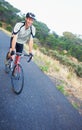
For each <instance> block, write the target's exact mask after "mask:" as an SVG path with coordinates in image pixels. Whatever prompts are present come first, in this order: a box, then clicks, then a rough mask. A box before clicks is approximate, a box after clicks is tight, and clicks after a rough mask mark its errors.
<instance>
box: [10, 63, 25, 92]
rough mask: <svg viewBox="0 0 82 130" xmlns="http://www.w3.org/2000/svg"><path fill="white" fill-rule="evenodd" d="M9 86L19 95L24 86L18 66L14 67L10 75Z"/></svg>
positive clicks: (21, 70) (20, 68)
mask: <svg viewBox="0 0 82 130" xmlns="http://www.w3.org/2000/svg"><path fill="white" fill-rule="evenodd" d="M11 84H12V89H13V91H14V92H15V93H16V94H20V93H21V92H22V90H23V86H24V73H23V69H22V66H21V65H20V64H17V65H15V66H14V69H13V71H12V75H11Z"/></svg>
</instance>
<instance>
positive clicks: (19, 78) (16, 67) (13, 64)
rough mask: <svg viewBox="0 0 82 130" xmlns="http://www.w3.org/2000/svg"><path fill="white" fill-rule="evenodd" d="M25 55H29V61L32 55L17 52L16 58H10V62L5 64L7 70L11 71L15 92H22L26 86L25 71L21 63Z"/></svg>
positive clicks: (7, 71)
mask: <svg viewBox="0 0 82 130" xmlns="http://www.w3.org/2000/svg"><path fill="white" fill-rule="evenodd" d="M24 56H28V60H27V62H30V61H31V59H32V55H31V56H30V55H29V54H25V53H18V52H16V53H15V58H14V60H12V58H10V59H9V60H8V63H7V64H5V72H6V73H10V76H11V84H12V90H13V92H14V93H15V94H20V93H21V92H22V90H23V87H24V72H23V67H22V65H21V63H20V61H21V58H22V57H24Z"/></svg>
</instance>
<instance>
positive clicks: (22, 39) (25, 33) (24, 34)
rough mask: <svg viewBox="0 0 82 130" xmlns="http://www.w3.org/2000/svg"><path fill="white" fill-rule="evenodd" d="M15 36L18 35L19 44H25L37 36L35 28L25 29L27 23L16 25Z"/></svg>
mask: <svg viewBox="0 0 82 130" xmlns="http://www.w3.org/2000/svg"><path fill="white" fill-rule="evenodd" d="M13 34H17V43H20V44H25V43H27V41H29V40H30V39H31V38H33V37H34V36H35V27H34V26H33V25H32V26H31V27H29V28H28V29H25V22H19V23H16V25H15V27H14V29H13Z"/></svg>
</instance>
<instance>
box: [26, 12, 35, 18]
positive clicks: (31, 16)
mask: <svg viewBox="0 0 82 130" xmlns="http://www.w3.org/2000/svg"><path fill="white" fill-rule="evenodd" d="M29 17H30V18H32V19H34V20H35V15H34V14H33V13H27V14H26V18H29Z"/></svg>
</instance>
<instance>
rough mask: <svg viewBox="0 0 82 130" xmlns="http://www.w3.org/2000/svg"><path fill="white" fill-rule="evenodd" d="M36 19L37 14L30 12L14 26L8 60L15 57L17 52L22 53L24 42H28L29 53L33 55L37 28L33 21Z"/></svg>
mask: <svg viewBox="0 0 82 130" xmlns="http://www.w3.org/2000/svg"><path fill="white" fill-rule="evenodd" d="M34 20H35V15H34V14H33V13H30V12H28V13H27V14H26V17H25V21H24V22H18V23H16V25H15V26H14V29H13V32H12V36H11V39H10V49H9V52H8V53H7V56H6V60H8V59H9V58H10V56H12V57H13V55H14V54H15V51H16V52H19V53H22V51H23V48H24V44H25V43H28V45H29V55H30V56H33V55H32V48H33V38H34V36H35V32H36V29H35V27H34V26H33V22H34Z"/></svg>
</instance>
